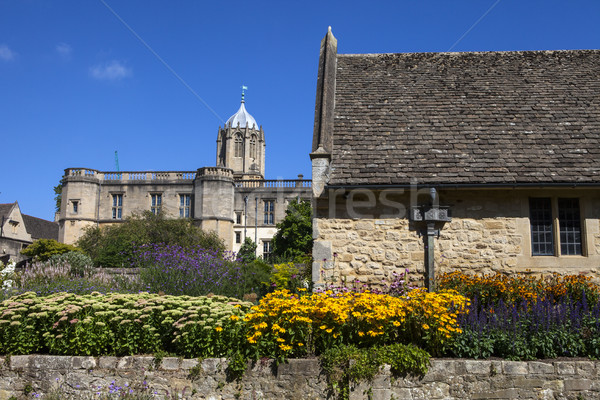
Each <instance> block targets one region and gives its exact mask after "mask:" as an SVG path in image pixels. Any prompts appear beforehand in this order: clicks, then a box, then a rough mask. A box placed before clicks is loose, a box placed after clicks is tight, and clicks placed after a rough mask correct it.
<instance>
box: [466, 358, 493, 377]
mask: <svg viewBox="0 0 600 400" xmlns="http://www.w3.org/2000/svg"><path fill="white" fill-rule="evenodd" d="M491 365H492V363H491V361H481V360H466V361H465V369H466V371H467V373H469V374H474V375H489V374H490V367H491Z"/></svg>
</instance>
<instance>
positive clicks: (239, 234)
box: [235, 232, 242, 243]
mask: <svg viewBox="0 0 600 400" xmlns="http://www.w3.org/2000/svg"><path fill="white" fill-rule="evenodd" d="M235 242H236V243H242V232H236V233H235Z"/></svg>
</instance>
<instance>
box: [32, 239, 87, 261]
mask: <svg viewBox="0 0 600 400" xmlns="http://www.w3.org/2000/svg"><path fill="white" fill-rule="evenodd" d="M71 251H78V252H81V251H82V250H81V249H79V248H77V247H75V246H72V245H70V244H64V243H60V242H57V241H56V240H54V239H38V240H36V241H35V242H33V243H32V244H30V245H29V246H27V247H26V248H25V249H23V250H22V251H21V254H23V255H25V256H27V257H32V258H33V259H34V260H36V261H47V260H48V259H49V258H50V257H52V256H54V255H56V254H63V253H68V252H71Z"/></svg>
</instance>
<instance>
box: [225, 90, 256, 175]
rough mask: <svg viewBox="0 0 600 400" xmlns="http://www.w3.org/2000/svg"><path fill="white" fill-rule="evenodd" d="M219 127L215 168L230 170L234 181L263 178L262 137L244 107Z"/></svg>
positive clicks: (252, 118) (241, 106)
mask: <svg viewBox="0 0 600 400" xmlns="http://www.w3.org/2000/svg"><path fill="white" fill-rule="evenodd" d="M244 103H245V102H244V94H242V104H241V105H240V109H239V110H238V111H237V112H236V113H235V114H233V115H232V116H231V117H230V118H229V119H228V120H227V122H226V123H225V126H224V127H223V128H221V127H220V126H219V134H218V137H217V166H218V167H225V168H230V169H231V170H232V171H233V176H234V179H264V177H265V134H264V132H263V129H262V126H259V125H258V124H257V123H256V120H255V119H254V117H253V116H252V115H250V113H249V112H248V111H246V107H245V105H244Z"/></svg>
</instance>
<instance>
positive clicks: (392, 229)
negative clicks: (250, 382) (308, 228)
mask: <svg viewBox="0 0 600 400" xmlns="http://www.w3.org/2000/svg"><path fill="white" fill-rule="evenodd" d="M337 43H338V41H337V39H336V38H335V37H334V36H333V33H332V32H331V29H329V31H328V32H327V34H326V35H325V37H324V38H323V40H322V41H321V47H320V56H319V69H318V75H317V93H316V101H315V122H314V130H313V145H312V152H311V154H310V156H311V160H312V176H313V207H314V215H315V219H314V221H313V226H314V239H315V241H314V247H313V257H314V259H315V262H314V264H313V280H314V281H315V282H316V283H317V284H324V283H325V282H333V283H335V284H339V283H348V282H349V281H352V280H355V279H358V280H360V281H368V282H370V283H378V282H381V279H382V278H388V277H389V276H390V275H391V274H392V272H394V271H398V270H403V269H404V268H408V269H409V271H410V273H411V274H413V275H414V276H413V277H412V278H413V280H417V281H418V280H421V279H422V278H423V273H424V272H425V268H424V266H425V265H427V274H426V277H425V282H424V283H425V286H428V287H430V286H431V285H430V284H431V282H430V279H431V278H432V275H434V274H433V273H431V270H432V269H435V270H436V272H439V271H442V272H444V271H449V270H456V269H462V270H465V271H469V272H482V273H489V272H504V273H512V272H515V271H522V272H526V271H531V272H532V273H547V272H559V273H571V274H572V273H575V274H577V273H587V274H590V275H592V276H594V278H595V279H596V280H599V279H600V246H599V232H600V230H599V223H598V221H599V219H600V108H599V107H598V94H597V88H598V87H599V85H600V73H599V70H598V68H597V65H598V62H599V60H600V50H569V51H527V52H518V51H517V52H493V51H491V52H472V53H471V52H469V53H414V54H411V53H408V54H338V53H337ZM576 82H578V83H576ZM566 87H569V88H571V89H569V90H565V88H566ZM438 206H441V207H442V208H441V209H440V208H437V207H438ZM414 207H417V208H414ZM444 207H445V208H444ZM425 210H429V211H431V212H430V213H429V214H428V216H429V223H427V221H425V219H427V218H425ZM432 210H433V211H432ZM440 210H442V211H443V212H442V214H444V218H441V217H440V215H442V214H440V213H439V211H440ZM447 212H449V213H450V214H451V217H452V220H451V222H450V221H448V219H447V215H445V214H446V213H447ZM408 217H410V218H408ZM438 217H440V218H438ZM419 218H420V221H421V222H416V221H418V220H419ZM444 222H445V223H446V225H445V226H443V223H444ZM440 228H442V229H441V231H440ZM438 233H439V237H437V235H438ZM419 234H422V235H423V237H426V238H427V239H426V240H427V242H426V243H427V246H425V240H421V239H420V238H419ZM432 240H433V241H432ZM425 247H426V248H427V251H425ZM432 248H433V250H434V254H431V249H432ZM434 266H435V268H434Z"/></svg>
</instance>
